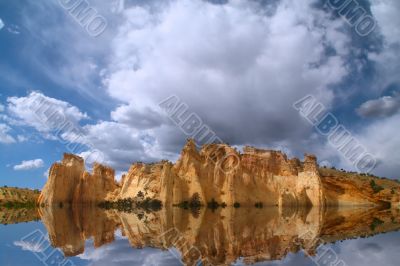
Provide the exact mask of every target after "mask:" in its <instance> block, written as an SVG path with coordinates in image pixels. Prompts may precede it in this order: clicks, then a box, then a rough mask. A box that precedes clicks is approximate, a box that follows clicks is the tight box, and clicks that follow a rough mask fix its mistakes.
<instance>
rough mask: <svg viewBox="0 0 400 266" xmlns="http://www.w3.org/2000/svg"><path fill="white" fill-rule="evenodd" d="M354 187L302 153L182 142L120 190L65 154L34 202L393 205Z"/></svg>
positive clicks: (110, 174) (133, 170) (136, 167)
mask: <svg viewBox="0 0 400 266" xmlns="http://www.w3.org/2000/svg"><path fill="white" fill-rule="evenodd" d="M355 183H356V182H354V181H349V182H348V184H347V185H346V183H345V182H341V181H340V182H339V181H337V182H336V181H335V177H331V176H324V177H321V175H320V171H319V168H318V164H317V159H316V157H315V156H314V155H308V154H306V155H305V158H304V162H301V161H300V160H298V159H297V158H294V159H288V158H287V156H286V155H285V154H284V153H282V152H280V151H272V150H261V149H257V148H254V147H245V148H244V149H243V152H242V153H240V152H238V151H237V150H236V149H235V148H233V147H230V146H229V145H227V144H208V145H204V146H203V147H202V148H201V149H200V150H199V151H198V150H197V148H196V145H195V143H194V141H193V140H188V142H187V143H186V145H185V147H184V148H183V150H182V152H181V155H180V158H179V159H178V161H177V162H176V163H175V164H173V163H171V162H168V161H161V162H159V163H151V164H145V163H135V164H133V165H132V166H131V167H130V169H129V171H128V173H126V174H125V175H123V178H122V180H121V182H120V183H117V182H116V181H115V179H114V170H113V169H111V168H109V167H106V166H102V165H100V164H95V165H94V167H93V173H92V174H90V173H88V172H86V171H85V166H84V161H83V159H82V158H80V157H78V156H75V155H70V154H65V155H64V159H63V160H62V161H61V163H55V164H54V165H53V166H52V167H51V169H50V173H49V179H48V182H47V183H46V185H45V187H44V188H43V191H42V194H41V195H40V198H39V202H40V203H41V204H44V205H54V204H59V203H70V204H95V203H98V202H101V201H105V200H109V201H114V200H118V199H126V198H138V197H140V198H151V199H157V200H160V201H161V202H162V203H163V204H164V205H174V204H179V203H181V202H183V201H190V200H191V199H192V198H193V197H198V198H199V199H200V201H201V202H202V203H203V204H204V205H206V204H207V203H208V202H210V201H216V202H218V203H225V204H227V205H228V206H232V205H234V203H240V205H241V206H254V205H255V203H262V204H263V205H264V206H279V207H286V206H291V207H293V206H325V205H346V204H350V205H353V204H355V205H357V204H361V205H368V204H370V205H375V204H379V203H381V202H390V201H393V199H394V198H393V197H392V198H390V197H391V194H390V193H389V194H388V193H387V192H385V193H386V194H384V193H383V192H382V193H379V194H375V195H373V196H368V193H370V194H371V193H372V194H373V192H371V191H370V190H368V189H365V187H363V186H356V185H355ZM367 184H368V183H367ZM346 189H347V190H346ZM380 195H382V196H380ZM383 195H386V196H385V197H383ZM396 195H397V196H398V193H397V192H396V193H395V195H393V196H396Z"/></svg>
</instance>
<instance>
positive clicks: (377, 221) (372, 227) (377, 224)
mask: <svg viewBox="0 0 400 266" xmlns="http://www.w3.org/2000/svg"><path fill="white" fill-rule="evenodd" d="M381 224H384V222H383V221H382V220H380V219H378V218H374V220H373V221H372V223H371V225H370V228H371V230H372V231H375V229H376V227H378V226H379V225H381Z"/></svg>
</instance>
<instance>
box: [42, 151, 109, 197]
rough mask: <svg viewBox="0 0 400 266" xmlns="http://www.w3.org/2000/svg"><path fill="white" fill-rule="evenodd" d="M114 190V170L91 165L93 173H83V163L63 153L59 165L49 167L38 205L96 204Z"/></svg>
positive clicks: (78, 158)
mask: <svg viewBox="0 0 400 266" xmlns="http://www.w3.org/2000/svg"><path fill="white" fill-rule="evenodd" d="M116 189H117V183H116V182H115V178H114V170H113V169H111V168H109V167H106V166H103V165H100V164H95V165H94V167H93V173H92V174H90V173H88V172H86V171H85V164H84V160H83V159H82V158H81V157H79V156H76V155H72V154H64V158H63V160H62V161H61V163H55V164H53V165H52V167H51V168H50V171H49V178H48V180H47V183H46V185H45V186H44V188H43V190H42V193H41V194H40V196H39V199H38V203H39V204H40V205H60V204H75V203H76V204H80V203H97V202H99V201H103V200H105V199H107V197H108V194H112V193H113V192H114V191H115V190H116Z"/></svg>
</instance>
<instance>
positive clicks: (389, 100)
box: [357, 95, 400, 117]
mask: <svg viewBox="0 0 400 266" xmlns="http://www.w3.org/2000/svg"><path fill="white" fill-rule="evenodd" d="M399 110H400V95H396V96H383V97H381V98H379V99H375V100H370V101H367V102H365V103H363V104H362V105H361V106H360V107H359V108H358V109H357V113H358V114H359V115H361V116H363V117H387V116H391V115H393V114H395V113H397V112H398V111H399Z"/></svg>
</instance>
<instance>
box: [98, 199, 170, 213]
mask: <svg viewBox="0 0 400 266" xmlns="http://www.w3.org/2000/svg"><path fill="white" fill-rule="evenodd" d="M99 207H100V208H103V209H107V210H108V209H116V210H118V211H122V212H133V211H134V210H135V209H143V210H146V211H159V210H161V209H162V202H161V201H159V200H157V199H151V198H149V197H147V198H146V199H144V200H141V201H138V200H134V199H132V198H126V199H119V200H117V201H103V202H101V203H99Z"/></svg>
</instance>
